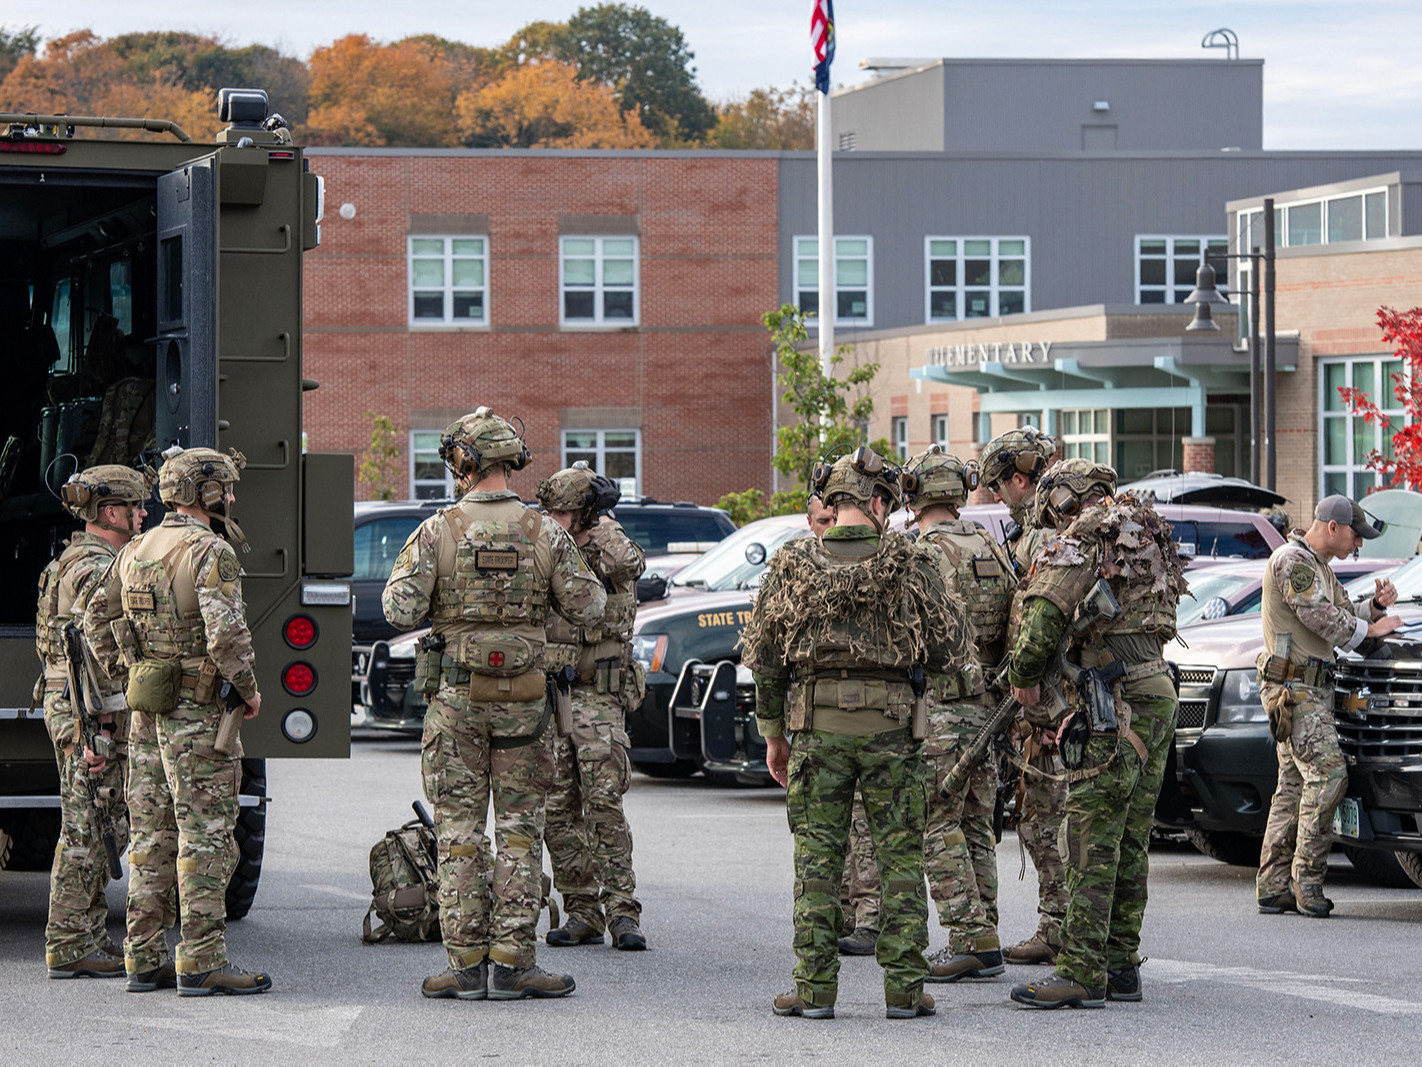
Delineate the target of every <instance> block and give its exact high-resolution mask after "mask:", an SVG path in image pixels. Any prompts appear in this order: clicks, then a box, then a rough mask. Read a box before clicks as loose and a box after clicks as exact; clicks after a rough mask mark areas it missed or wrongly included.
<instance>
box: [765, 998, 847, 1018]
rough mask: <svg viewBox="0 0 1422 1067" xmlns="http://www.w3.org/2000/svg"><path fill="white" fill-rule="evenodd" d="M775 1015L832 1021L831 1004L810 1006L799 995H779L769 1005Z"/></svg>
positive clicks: (832, 1006) (832, 1011)
mask: <svg viewBox="0 0 1422 1067" xmlns="http://www.w3.org/2000/svg"><path fill="white" fill-rule="evenodd" d="M770 1010H771V1011H773V1012H775V1014H776V1015H796V1016H799V1017H800V1018H802V1019H833V1018H834V1005H833V1004H810V1003H807V1002H806V1001H805V1000H804V998H802V997H801V996H800V994H799V993H781V994H780V995H779V996H778V997H776V998H775V1002H774V1003H773V1004H772V1005H771V1009H770Z"/></svg>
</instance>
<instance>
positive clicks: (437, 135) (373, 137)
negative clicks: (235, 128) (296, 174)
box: [303, 34, 458, 147]
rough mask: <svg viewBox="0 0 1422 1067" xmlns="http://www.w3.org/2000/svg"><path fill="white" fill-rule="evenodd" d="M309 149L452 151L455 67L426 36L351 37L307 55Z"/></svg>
mask: <svg viewBox="0 0 1422 1067" xmlns="http://www.w3.org/2000/svg"><path fill="white" fill-rule="evenodd" d="M310 70H311V113H310V115H309V116H308V118H307V122H306V128H305V130H304V131H303V132H304V135H305V137H306V140H307V142H308V143H310V144H336V145H372V146H375V145H414V146H420V147H452V146H454V145H456V144H458V135H457V133H456V131H455V128H454V102H455V98H456V93H457V90H458V86H457V84H456V77H455V75H456V66H455V63H454V62H453V61H452V60H451V59H450V58H449V57H448V56H447V55H446V54H445V52H444V51H443V50H441V49H440V48H439V47H437V46H435V45H434V44H432V43H431V41H430V40H429V39H423V40H421V39H416V38H409V39H406V40H403V41H396V42H395V43H394V44H381V43H379V42H377V41H372V40H371V39H370V38H369V37H367V36H365V35H364V34H352V35H350V36H348V37H342V38H340V39H339V40H337V41H334V42H332V43H331V44H330V45H329V46H328V47H326V48H318V49H316V50H315V51H314V52H313V53H312V54H311V61H310Z"/></svg>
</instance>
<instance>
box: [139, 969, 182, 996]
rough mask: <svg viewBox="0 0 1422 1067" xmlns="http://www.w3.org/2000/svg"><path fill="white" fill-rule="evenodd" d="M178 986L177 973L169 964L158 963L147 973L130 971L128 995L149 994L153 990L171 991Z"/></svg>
mask: <svg viewBox="0 0 1422 1067" xmlns="http://www.w3.org/2000/svg"><path fill="white" fill-rule="evenodd" d="M177 984H178V972H177V971H175V970H174V969H173V965H172V964H171V963H160V964H159V965H158V966H157V967H154V968H153V969H152V970H149V971H130V972H129V975H128V991H129V992H130V993H151V992H153V991H154V990H155V989H173V988H175V987H176V986H177Z"/></svg>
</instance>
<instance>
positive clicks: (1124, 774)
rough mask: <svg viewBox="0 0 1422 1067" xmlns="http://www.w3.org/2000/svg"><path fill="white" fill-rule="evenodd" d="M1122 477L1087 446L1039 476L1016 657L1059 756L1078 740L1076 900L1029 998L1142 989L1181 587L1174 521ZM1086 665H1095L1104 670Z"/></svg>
mask: <svg viewBox="0 0 1422 1067" xmlns="http://www.w3.org/2000/svg"><path fill="white" fill-rule="evenodd" d="M1115 486H1116V472H1115V471H1113V470H1112V469H1111V468H1110V467H1105V466H1101V465H1099V464H1094V463H1091V462H1090V461H1089V460H1084V459H1069V460H1064V461H1062V462H1060V463H1058V464H1056V465H1055V466H1053V467H1051V468H1050V469H1049V470H1048V471H1047V473H1046V474H1044V475H1043V476H1042V480H1041V481H1040V482H1039V483H1038V485H1037V498H1036V499H1037V514H1038V516H1039V518H1038V521H1039V522H1043V523H1050V524H1051V525H1052V526H1054V527H1055V528H1056V530H1057V531H1058V536H1057V538H1056V540H1054V541H1053V542H1052V543H1051V544H1049V545H1048V546H1047V547H1046V548H1045V549H1044V550H1043V551H1042V553H1041V554H1040V555H1039V556H1038V558H1037V561H1036V563H1034V564H1033V566H1032V572H1031V575H1030V576H1029V577H1028V579H1027V587H1026V590H1025V591H1024V611H1023V618H1022V627H1021V631H1020V632H1019V633H1018V635H1017V637H1016V640H1015V643H1014V644H1013V647H1012V650H1011V661H1010V665H1009V668H1008V679H1009V681H1010V682H1011V683H1012V691H1013V695H1014V696H1016V697H1017V699H1018V700H1019V701H1020V702H1021V703H1022V705H1023V707H1024V709H1025V710H1026V713H1027V717H1028V720H1029V721H1031V722H1032V723H1033V724H1034V725H1036V726H1040V727H1043V728H1045V729H1046V730H1047V731H1048V733H1049V735H1050V736H1055V737H1057V739H1058V741H1059V743H1060V744H1061V745H1062V746H1063V755H1064V757H1065V756H1066V755H1068V751H1067V747H1066V745H1067V741H1068V740H1070V741H1071V744H1072V753H1071V754H1072V755H1074V756H1075V758H1073V759H1069V760H1064V761H1065V762H1067V763H1069V764H1070V768H1071V769H1069V771H1068V774H1067V782H1068V794H1067V803H1066V817H1065V819H1064V820H1063V822H1062V831H1061V848H1062V852H1063V858H1064V859H1065V861H1066V882H1067V892H1068V894H1069V901H1068V904H1067V914H1066V919H1065V921H1064V922H1063V923H1062V930H1061V938H1062V941H1061V950H1060V952H1059V953H1058V954H1057V965H1056V973H1055V974H1053V975H1052V976H1051V977H1049V978H1047V979H1045V980H1043V981H1039V982H1029V983H1024V984H1022V985H1018V986H1016V987H1014V988H1013V990H1012V999H1013V1000H1015V1001H1017V1002H1018V1003H1021V1004H1025V1005H1027V1006H1029V1007H1035V1008H1059V1007H1062V1006H1064V1005H1070V1006H1073V1007H1087V1008H1099V1007H1102V1006H1103V1005H1104V1004H1105V1002H1106V1000H1107V999H1108V998H1109V999H1111V1000H1126V1001H1137V1000H1140V999H1141V982H1140V969H1139V964H1140V956H1139V954H1138V949H1139V947H1140V937H1141V920H1142V919H1143V918H1144V916H1145V907H1146V875H1147V873H1148V870H1149V860H1148V857H1147V848H1148V846H1149V844H1150V830H1151V825H1152V822H1153V819H1154V813H1155V800H1156V797H1157V796H1158V795H1159V793H1160V782H1161V776H1162V775H1163V773H1164V769H1165V756H1166V751H1167V750H1168V749H1169V747H1170V745H1171V743H1172V741H1173V739H1174V736H1175V688H1174V685H1173V683H1172V682H1171V679H1170V673H1169V667H1168V666H1167V664H1166V662H1165V660H1164V659H1163V658H1162V657H1161V653H1162V649H1163V648H1164V646H1165V643H1166V642H1167V641H1169V640H1170V639H1171V638H1172V637H1173V636H1174V635H1175V609H1176V606H1177V605H1178V604H1179V601H1180V597H1181V595H1182V594H1183V593H1185V592H1186V591H1187V586H1186V584H1185V578H1184V575H1183V573H1182V569H1181V566H1180V559H1179V557H1178V556H1177V555H1176V552H1175V544H1174V542H1173V540H1172V539H1171V536H1170V526H1169V524H1168V523H1165V522H1163V521H1162V520H1161V519H1160V517H1159V516H1158V515H1157V514H1156V513H1155V509H1154V508H1152V507H1151V506H1150V504H1148V503H1146V502H1144V501H1139V500H1136V499H1134V498H1131V497H1123V498H1121V499H1120V500H1112V498H1111V493H1112V492H1114V490H1115ZM1102 582H1104V583H1105V586H1106V588H1109V591H1110V593H1111V594H1112V596H1114V599H1115V601H1116V603H1117V604H1118V605H1119V611H1118V612H1114V613H1113V611H1111V610H1106V609H1104V608H1103V609H1101V610H1099V611H1093V610H1092V607H1091V606H1092V605H1099V604H1100V603H1101V601H1102V600H1103V599H1107V598H1104V597H1102V596H1100V595H1099V593H1098V590H1099V589H1100V588H1101V583H1102ZM1058 657H1060V661H1059V662H1060V663H1061V664H1062V666H1063V670H1064V671H1066V672H1068V673H1067V677H1068V679H1069V680H1073V681H1074V685H1070V686H1068V687H1067V695H1068V697H1069V698H1070V699H1071V704H1070V705H1069V706H1068V707H1067V708H1056V707H1054V706H1053V704H1052V702H1051V701H1048V700H1044V699H1043V697H1044V695H1045V694H1046V691H1047V686H1048V685H1049V683H1050V681H1051V673H1052V670H1053V664H1054V661H1057V660H1058ZM1078 669H1079V670H1081V671H1083V672H1087V671H1091V672H1097V673H1096V674H1095V675H1094V677H1097V678H1100V679H1101V681H1100V683H1099V684H1095V685H1093V684H1092V683H1091V681H1090V679H1089V678H1088V676H1086V675H1085V674H1080V675H1078V674H1077V673H1076V672H1077V670H1078ZM1107 679H1114V680H1109V681H1108V680H1107ZM1093 691H1094V694H1095V698H1096V699H1095V700H1093V699H1092V696H1093ZM1065 711H1069V712H1070V713H1071V714H1070V723H1066V722H1065V720H1064V718H1063V716H1062V712H1065Z"/></svg>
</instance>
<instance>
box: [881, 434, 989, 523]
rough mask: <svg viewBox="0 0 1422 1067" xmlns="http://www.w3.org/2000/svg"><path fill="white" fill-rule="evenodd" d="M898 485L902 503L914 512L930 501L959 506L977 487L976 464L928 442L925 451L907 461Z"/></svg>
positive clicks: (930, 503) (928, 504)
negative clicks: (900, 487)
mask: <svg viewBox="0 0 1422 1067" xmlns="http://www.w3.org/2000/svg"><path fill="white" fill-rule="evenodd" d="M899 484H900V485H901V486H902V487H903V491H904V500H905V502H906V503H907V504H908V506H909V507H910V508H912V509H913V510H914V511H922V510H923V509H924V508H927V507H931V506H933V505H934V504H947V505H948V506H949V507H954V508H956V507H961V506H962V505H963V504H964V503H966V502H967V499H968V494H969V493H971V492H972V491H973V490H974V489H976V488H977V487H978V464H977V462H976V461H975V460H971V459H970V460H968V462H967V463H964V462H963V461H962V460H961V459H959V458H958V457H957V456H953V455H949V454H948V453H947V452H945V451H943V449H942V448H940V447H939V446H938V445H930V446H929V447H928V451H926V452H924V453H923V454H922V455H918V456H915V457H914V458H913V459H911V460H909V461H908V466H907V467H905V468H904V470H903V473H902V474H901V475H900V476H899Z"/></svg>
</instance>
